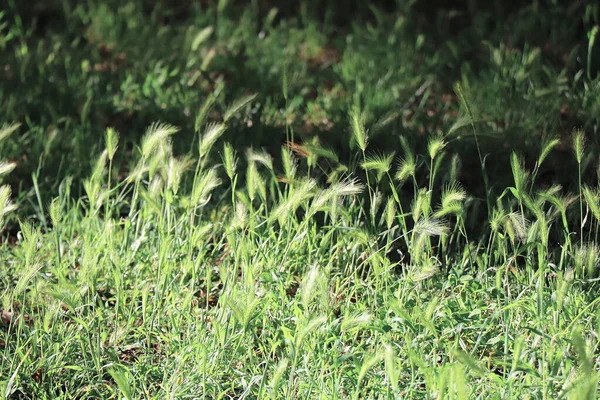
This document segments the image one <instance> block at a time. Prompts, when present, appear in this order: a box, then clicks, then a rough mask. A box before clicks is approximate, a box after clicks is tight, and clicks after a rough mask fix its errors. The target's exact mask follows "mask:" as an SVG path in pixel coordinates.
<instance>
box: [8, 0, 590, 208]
mask: <svg viewBox="0 0 600 400" xmlns="http://www.w3.org/2000/svg"><path fill="white" fill-rule="evenodd" d="M292 3H293V4H292ZM599 10H600V8H599V6H598V5H593V4H591V3H587V2H584V1H574V2H558V1H550V0H547V1H542V0H540V1H522V2H516V3H515V2H511V3H510V4H506V2H502V1H493V2H478V1H467V0H464V1H453V2H442V1H434V2H428V1H414V0H413V1H397V2H394V1H390V0H387V1H374V2H363V1H350V2H335V1H324V0H320V1H315V0H313V1H303V2H298V3H296V2H284V1H273V0H271V1H269V0H253V1H251V2H242V1H234V0H230V1H227V0H219V1H177V2H171V1H165V0H156V1H142V0H129V1H116V0H112V1H96V0H88V1H68V0H64V1H58V0H49V1H44V2H33V3H31V4H30V3H29V2H22V1H16V0H9V1H7V3H6V5H5V7H4V8H3V10H2V12H1V14H0V28H1V29H0V47H1V48H2V52H1V53H0V66H2V69H1V71H0V81H1V85H0V104H1V105H2V119H3V121H4V122H11V121H14V122H20V123H22V127H21V129H20V130H19V132H17V134H16V135H15V138H16V139H15V140H13V141H12V142H11V143H10V144H9V145H5V146H7V147H8V148H7V149H6V152H7V154H10V156H11V159H12V160H14V161H15V162H17V163H18V167H17V169H16V171H15V173H14V174H13V176H14V177H15V178H13V179H14V180H13V181H12V182H11V183H12V185H13V189H14V191H15V192H16V193H18V197H19V200H20V202H25V199H29V200H31V198H32V196H33V190H32V187H33V186H32V178H31V177H32V174H34V175H35V176H36V177H37V178H38V181H39V185H40V190H41V191H42V192H44V191H46V190H54V189H55V188H56V187H57V186H58V184H59V183H60V182H61V181H62V179H63V178H65V177H67V176H72V177H73V178H74V181H73V182H74V183H75V188H76V189H77V190H80V186H79V184H78V182H80V178H81V177H82V176H85V175H86V174H87V172H88V170H89V164H90V161H89V155H90V154H91V153H93V152H94V151H95V150H96V149H97V148H99V146H100V145H101V143H102V133H103V132H104V130H105V129H106V127H109V126H110V127H114V128H116V129H117V130H118V131H120V132H121V135H122V137H123V138H124V139H125V143H126V148H127V149H128V151H129V152H130V153H131V151H133V150H134V149H135V147H134V146H135V145H134V143H138V142H139V140H138V139H139V137H140V136H141V135H142V134H143V132H144V129H145V127H146V126H148V125H150V124H151V123H152V122H153V121H157V120H161V121H165V122H168V123H171V124H174V125H177V126H179V127H181V128H182V134H180V135H178V137H177V139H176V140H175V142H174V149H175V151H176V152H183V151H186V150H187V149H188V148H189V147H190V146H191V145H193V142H194V140H195V139H194V137H195V132H194V125H195V121H196V117H197V115H198V114H199V112H200V111H199V110H200V109H201V107H202V104H204V102H205V101H206V99H207V98H208V97H209V96H213V97H214V99H215V101H216V104H217V107H216V108H215V109H214V110H216V111H213V112H212V113H211V114H210V115H208V119H209V120H218V119H219V118H220V117H221V116H222V115H221V114H222V113H223V111H224V109H225V104H230V103H231V102H232V101H233V100H234V99H236V98H239V97H240V96H244V95H248V94H251V93H257V94H258V97H257V99H256V101H255V102H254V103H253V104H252V106H248V107H244V108H243V109H242V110H240V111H239V112H238V113H237V114H236V115H235V116H234V118H232V119H231V120H230V121H229V122H228V125H229V128H230V129H228V137H227V138H226V140H229V141H231V142H232V143H233V144H234V146H236V147H239V148H242V147H245V146H249V145H252V146H254V147H265V148H266V149H267V151H278V149H279V146H280V145H281V144H282V143H283V142H284V141H285V140H286V138H288V133H290V132H291V133H292V134H293V136H292V137H293V138H294V141H296V142H298V143H300V142H309V143H317V142H318V143H320V144H321V145H322V146H324V147H330V148H333V149H335V151H336V152H337V153H338V155H339V157H340V158H341V159H348V158H349V156H350V154H352V153H351V152H352V151H353V149H350V148H348V145H347V143H348V135H349V133H348V132H349V130H348V127H349V123H348V113H349V111H350V110H353V109H360V110H361V111H362V113H363V116H364V120H365V123H366V126H367V127H368V128H369V129H370V138H371V145H370V147H371V148H372V149H375V150H376V149H387V150H389V149H396V148H399V146H400V142H399V138H400V136H405V137H407V138H408V139H409V141H410V143H411V144H412V145H413V146H414V147H415V148H416V150H417V151H418V152H422V151H425V148H426V145H427V143H426V139H425V137H426V136H427V134H431V133H436V132H439V133H444V134H447V133H449V132H450V133H451V135H452V136H451V137H450V139H451V140H450V141H449V145H450V146H453V151H455V152H457V153H459V155H460V158H461V160H462V163H463V165H464V166H465V168H464V169H463V170H464V171H465V172H463V174H462V176H461V180H462V181H463V182H464V184H465V185H466V186H467V188H468V189H469V190H471V191H474V192H475V193H477V194H478V195H480V196H481V197H485V194H484V193H483V191H482V188H479V187H478V186H480V184H479V182H480V181H481V180H480V177H479V176H478V174H480V172H473V171H478V169H479V168H478V167H477V166H478V163H479V161H478V159H477V158H476V157H473V155H474V154H475V152H474V143H473V141H472V139H471V136H470V130H469V127H468V126H466V125H465V124H464V119H461V115H460V114H459V111H458V110H459V107H458V101H457V97H456V95H455V93H454V92H453V89H452V88H453V85H454V83H455V82H457V81H459V82H461V83H462V85H463V87H464V88H465V90H466V91H467V95H468V97H469V99H470V101H471V103H472V104H473V105H474V110H475V112H476V119H477V121H478V122H477V125H478V128H479V131H480V132H481V136H482V138H483V141H482V143H481V145H482V150H483V153H484V154H485V155H487V157H486V166H487V168H488V169H489V174H490V176H491V177H492V179H493V181H494V186H496V187H505V186H506V185H507V182H510V180H511V179H512V178H511V177H510V176H508V175H506V169H505V168H504V161H502V160H506V159H508V158H507V157H508V154H509V153H510V152H511V151H513V150H517V151H519V152H521V153H524V154H525V156H526V160H527V159H529V158H530V155H531V157H536V156H537V154H538V153H539V148H540V144H541V142H542V141H543V140H545V139H546V138H549V137H554V136H560V137H562V138H567V139H568V137H569V136H570V134H571V132H572V130H573V128H574V127H580V128H582V129H583V130H584V131H585V132H586V134H587V136H588V139H589V140H588V142H589V143H591V146H589V149H590V150H591V152H590V156H589V157H590V159H591V158H594V157H597V153H598V151H597V142H598V141H597V139H596V138H597V137H598V135H597V131H598V118H599V117H598V116H599V115H600V112H599V111H600V86H599V79H598V77H597V75H598V74H597V71H598V66H599V65H600V62H599V60H600V48H599V46H598V41H596V42H595V44H594V41H593V40H591V41H590V32H591V31H592V30H593V27H594V26H596V25H597V24H598V18H599V15H600V14H599ZM590 43H592V45H591V46H590ZM589 57H591V58H589ZM566 142H568V140H567V141H566ZM566 142H565V143H566ZM569 152H570V150H569V149H568V148H567V147H565V148H563V149H559V152H558V153H557V154H558V155H557V156H555V157H553V159H552V160H550V161H549V162H548V164H547V166H546V168H545V170H544V171H541V172H540V177H541V179H546V180H547V181H548V182H556V183H562V184H563V185H565V186H567V187H569V186H572V185H573V182H572V180H571V179H570V177H571V176H572V174H571V172H572V168H575V165H574V164H573V162H572V161H568V162H567V161H565V160H567V159H569V160H570V153H569ZM561 153H564V154H565V155H566V156H569V157H561ZM126 154H127V153H126ZM127 162H128V156H127V155H124V156H123V157H122V159H119V160H115V163H116V165H120V164H123V165H125V166H126V165H127ZM497 166H498V167H501V168H496V167H497ZM585 172H586V171H585V169H584V180H585V179H586V176H588V175H589V176H591V172H592V171H588V172H590V173H589V174H588V175H586V173H585ZM589 176H588V178H589ZM589 179H591V178H589Z"/></svg>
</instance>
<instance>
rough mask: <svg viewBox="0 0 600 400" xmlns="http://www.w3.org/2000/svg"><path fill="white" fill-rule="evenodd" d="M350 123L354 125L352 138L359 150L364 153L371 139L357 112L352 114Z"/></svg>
mask: <svg viewBox="0 0 600 400" xmlns="http://www.w3.org/2000/svg"><path fill="white" fill-rule="evenodd" d="M350 123H351V125H352V137H353V139H354V141H355V142H356V144H357V145H358V148H359V149H361V151H362V152H363V153H364V152H365V150H366V149H367V144H368V142H369V139H368V135H367V132H366V131H365V126H364V123H363V121H362V118H361V116H360V115H359V113H358V112H357V111H353V112H352V113H351V114H350Z"/></svg>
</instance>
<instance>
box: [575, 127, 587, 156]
mask: <svg viewBox="0 0 600 400" xmlns="http://www.w3.org/2000/svg"><path fill="white" fill-rule="evenodd" d="M573 151H574V152H575V158H576V159H577V163H578V164H581V161H583V153H584V152H585V134H584V133H583V130H581V129H575V130H574V131H573Z"/></svg>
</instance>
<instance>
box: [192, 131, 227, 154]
mask: <svg viewBox="0 0 600 400" xmlns="http://www.w3.org/2000/svg"><path fill="white" fill-rule="evenodd" d="M226 129H227V125H225V124H217V123H212V124H209V125H208V127H207V128H206V130H205V131H204V134H203V135H202V137H201V138H200V142H199V143H198V154H199V155H200V158H204V157H205V156H206V155H207V154H208V153H209V152H210V150H211V149H212V147H213V146H214V144H215V143H216V142H217V140H219V138H220V137H221V136H222V135H223V133H224V132H225V130H226Z"/></svg>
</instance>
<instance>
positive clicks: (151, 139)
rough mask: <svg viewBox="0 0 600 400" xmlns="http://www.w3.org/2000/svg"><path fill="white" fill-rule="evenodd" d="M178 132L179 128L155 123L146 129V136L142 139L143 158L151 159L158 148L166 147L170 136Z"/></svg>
mask: <svg viewBox="0 0 600 400" xmlns="http://www.w3.org/2000/svg"><path fill="white" fill-rule="evenodd" d="M177 131H179V128H177V127H175V126H173V125H169V124H165V123H161V122H154V123H153V124H152V125H150V126H149V127H148V129H146V133H145V134H144V137H142V143H141V150H142V157H144V158H148V157H150V156H151V155H152V154H153V153H154V152H155V151H156V149H157V148H160V147H161V146H163V145H165V143H166V142H167V139H168V137H169V136H171V135H173V134H174V133H176V132H177Z"/></svg>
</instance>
